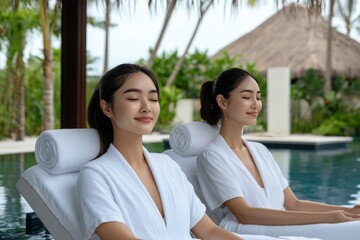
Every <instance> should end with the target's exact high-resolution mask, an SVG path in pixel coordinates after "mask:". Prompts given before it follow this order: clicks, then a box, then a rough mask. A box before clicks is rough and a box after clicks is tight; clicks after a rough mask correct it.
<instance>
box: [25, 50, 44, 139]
mask: <svg viewBox="0 0 360 240" xmlns="http://www.w3.org/2000/svg"><path fill="white" fill-rule="evenodd" d="M25 76H26V79H25V111H26V120H25V122H26V125H25V126H26V128H25V132H26V135H36V134H39V133H40V132H41V130H42V129H41V126H42V121H43V119H44V98H43V96H44V80H43V75H42V59H40V58H38V57H34V56H30V58H29V60H28V64H27V68H26V74H25Z"/></svg>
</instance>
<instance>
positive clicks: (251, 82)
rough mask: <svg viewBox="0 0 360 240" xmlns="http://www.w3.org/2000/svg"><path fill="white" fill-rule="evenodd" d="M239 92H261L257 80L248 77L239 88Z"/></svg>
mask: <svg viewBox="0 0 360 240" xmlns="http://www.w3.org/2000/svg"><path fill="white" fill-rule="evenodd" d="M236 89H237V90H246V89H249V90H253V91H256V92H258V91H260V88H259V85H258V83H257V82H256V80H255V79H253V78H252V77H250V76H248V77H247V78H245V79H244V80H243V81H242V82H241V83H240V84H239V85H238V86H237V87H236Z"/></svg>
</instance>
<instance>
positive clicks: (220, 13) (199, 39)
mask: <svg viewBox="0 0 360 240" xmlns="http://www.w3.org/2000/svg"><path fill="white" fill-rule="evenodd" d="M223 1H224V0H220V1H219V2H220V3H219V4H217V5H215V7H212V8H210V9H209V11H208V12H207V13H206V15H205V17H204V19H203V22H202V24H201V26H200V28H199V31H198V33H197V35H196V37H195V40H194V42H193V44H192V47H191V48H190V52H193V51H194V50H195V49H198V50H201V51H207V53H208V55H209V56H211V55H213V54H215V53H216V52H217V51H219V50H220V49H222V48H223V47H225V46H227V45H228V44H230V43H231V42H233V41H235V40H236V39H238V38H240V37H241V36H243V35H244V34H246V33H248V32H250V31H252V30H254V29H255V28H256V27H257V26H259V25H260V24H262V23H263V22H264V21H266V20H267V19H268V18H269V17H271V16H272V15H273V14H275V13H276V11H277V9H276V6H275V4H274V3H273V1H266V2H267V3H266V4H265V3H262V4H259V5H257V6H256V7H253V8H251V7H248V6H246V5H242V6H241V7H239V9H238V11H237V12H236V13H235V14H232V13H231V11H230V8H229V6H228V5H227V8H225V9H224V4H223V3H222V2H223ZM263 2H265V1H263ZM358 5H359V4H358ZM359 11H360V9H359ZM359 11H358V12H359ZM88 15H89V16H94V17H96V19H98V20H102V19H103V18H104V7H103V5H102V3H100V4H98V6H96V5H92V6H88ZM197 16H198V15H197V13H196V12H195V11H192V12H191V13H188V12H187V10H186V9H185V7H179V8H177V9H175V12H174V13H173V16H172V18H171V20H170V22H169V25H168V29H167V31H166V33H165V35H164V38H163V42H162V43H161V46H160V50H159V52H158V53H162V52H164V51H166V52H170V51H174V50H177V51H178V52H179V55H180V54H182V53H183V51H184V49H185V47H186V44H187V43H188V41H189V39H190V36H191V34H192V32H193V29H194V28H195V24H196V21H197ZM164 17H165V8H164V7H161V6H160V7H158V9H157V11H156V12H154V11H152V12H150V10H149V8H148V6H147V0H137V4H136V7H135V9H134V8H133V7H131V8H130V9H129V8H125V9H124V8H121V9H120V10H117V9H115V10H113V12H112V15H111V22H112V23H113V24H115V25H116V26H115V27H112V28H111V30H110V41H109V44H110V46H109V68H112V67H114V66H116V65H118V64H120V63H125V62H130V63H132V62H136V61H138V60H139V59H140V58H144V59H147V58H148V57H149V49H150V48H152V47H154V46H155V43H156V40H157V38H158V35H159V34H160V30H161V27H162V23H163V20H164ZM333 25H334V26H335V27H337V29H338V30H339V31H340V32H343V33H344V26H343V24H342V22H341V21H339V19H336V18H335V19H334V24H333ZM351 37H353V38H354V39H356V40H357V41H358V42H360V33H358V32H356V31H355V30H353V31H352V34H351ZM41 44H42V39H41V37H40V36H39V34H38V35H34V34H33V35H30V36H29V40H28V45H27V49H26V54H25V56H28V55H29V54H30V53H32V54H35V55H40V56H41V48H42V46H41ZM53 45H54V46H55V47H59V45H60V41H59V40H55V41H54V44H53ZM104 46H105V32H104V30H102V29H100V28H94V27H91V26H89V25H88V27H87V44H86V47H87V50H88V52H90V54H91V56H92V57H97V58H98V60H97V61H96V63H95V64H94V65H93V66H92V67H93V69H94V70H93V71H92V72H91V73H89V74H96V75H101V74H102V70H103V56H104ZM4 62H5V57H4V55H3V54H0V67H3V65H4Z"/></svg>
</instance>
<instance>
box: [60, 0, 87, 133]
mask: <svg viewBox="0 0 360 240" xmlns="http://www.w3.org/2000/svg"><path fill="white" fill-rule="evenodd" d="M84 127H86V0H76V1H73V0H63V1H62V15H61V128H84Z"/></svg>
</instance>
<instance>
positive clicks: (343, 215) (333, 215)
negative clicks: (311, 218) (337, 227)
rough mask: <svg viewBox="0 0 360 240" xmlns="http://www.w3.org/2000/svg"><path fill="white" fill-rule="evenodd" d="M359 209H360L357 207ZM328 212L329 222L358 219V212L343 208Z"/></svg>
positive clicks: (359, 217)
mask: <svg viewBox="0 0 360 240" xmlns="http://www.w3.org/2000/svg"><path fill="white" fill-rule="evenodd" d="M358 210H360V209H358ZM328 214H330V222H332V223H338V222H349V221H358V220H360V214H354V213H349V212H346V211H343V210H335V211H331V212H328Z"/></svg>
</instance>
